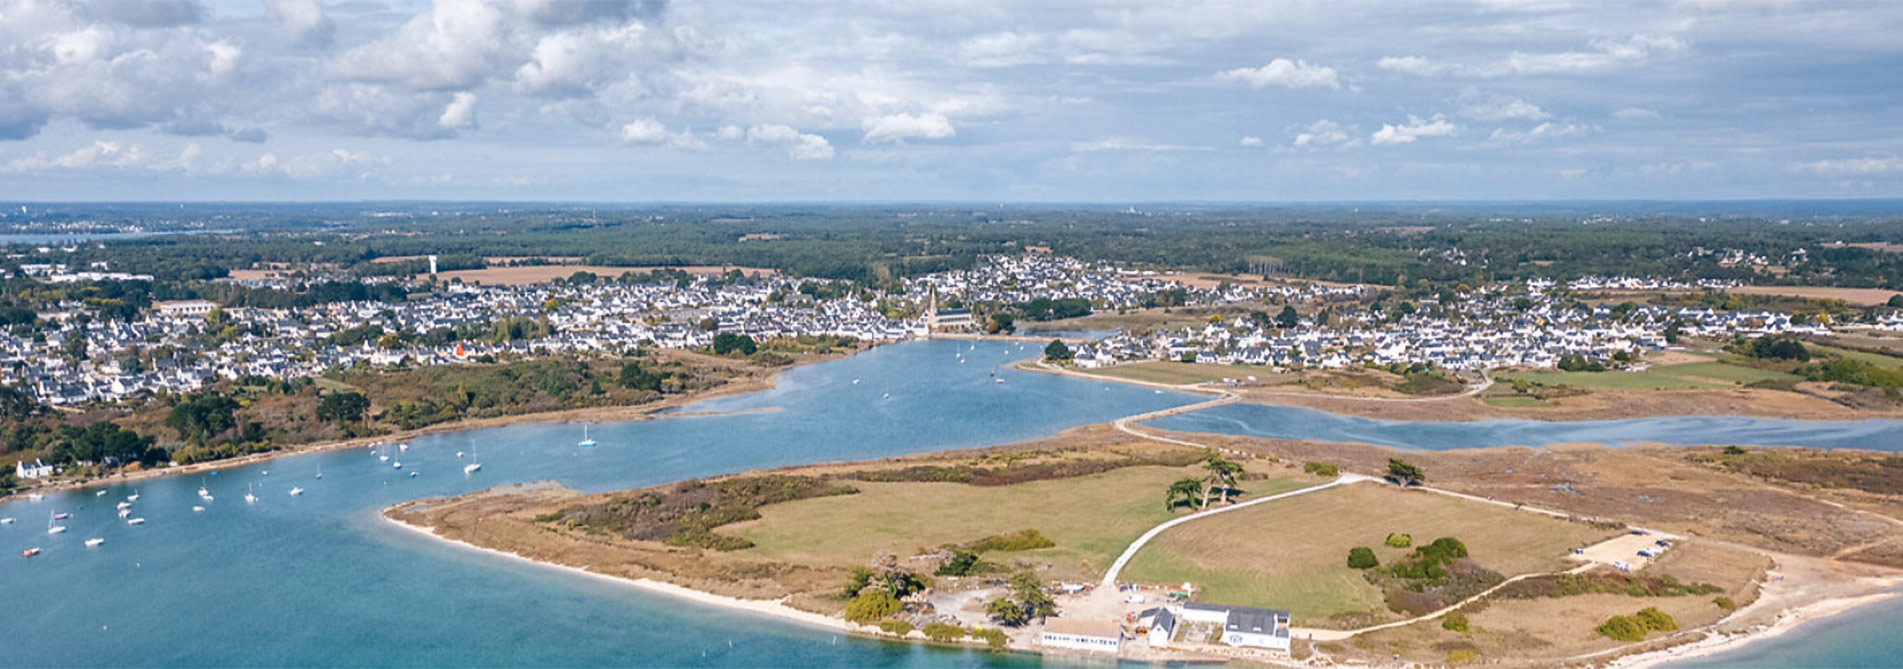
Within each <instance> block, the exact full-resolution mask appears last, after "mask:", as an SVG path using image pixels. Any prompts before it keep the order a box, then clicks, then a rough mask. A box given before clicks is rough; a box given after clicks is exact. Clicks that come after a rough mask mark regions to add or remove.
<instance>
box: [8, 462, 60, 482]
mask: <svg viewBox="0 0 1903 669" xmlns="http://www.w3.org/2000/svg"><path fill="white" fill-rule="evenodd" d="M13 475H14V476H18V477H20V478H23V479H38V478H46V477H48V476H52V475H53V466H52V465H49V464H46V463H44V462H40V461H39V459H38V458H35V459H34V460H33V463H32V464H27V462H26V461H25V460H21V461H19V462H17V463H14V465H13Z"/></svg>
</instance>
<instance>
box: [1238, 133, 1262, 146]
mask: <svg viewBox="0 0 1903 669" xmlns="http://www.w3.org/2000/svg"><path fill="white" fill-rule="evenodd" d="M1239 144H1241V145H1242V146H1262V138H1261V137H1257V136H1255V135H1243V136H1242V141H1241V142H1239Z"/></svg>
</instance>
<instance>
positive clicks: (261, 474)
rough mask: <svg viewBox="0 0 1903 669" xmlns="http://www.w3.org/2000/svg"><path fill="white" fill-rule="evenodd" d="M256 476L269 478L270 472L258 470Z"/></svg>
mask: <svg viewBox="0 0 1903 669" xmlns="http://www.w3.org/2000/svg"><path fill="white" fill-rule="evenodd" d="M258 475H259V476H270V475H271V470H269V469H265V470H260V471H259V472H258Z"/></svg>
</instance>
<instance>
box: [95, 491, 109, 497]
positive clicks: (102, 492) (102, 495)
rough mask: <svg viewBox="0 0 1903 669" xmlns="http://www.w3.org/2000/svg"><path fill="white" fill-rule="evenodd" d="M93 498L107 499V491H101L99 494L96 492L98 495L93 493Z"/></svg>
mask: <svg viewBox="0 0 1903 669" xmlns="http://www.w3.org/2000/svg"><path fill="white" fill-rule="evenodd" d="M93 496H94V497H105V496H106V491H104V490H101V491H99V492H96V493H93Z"/></svg>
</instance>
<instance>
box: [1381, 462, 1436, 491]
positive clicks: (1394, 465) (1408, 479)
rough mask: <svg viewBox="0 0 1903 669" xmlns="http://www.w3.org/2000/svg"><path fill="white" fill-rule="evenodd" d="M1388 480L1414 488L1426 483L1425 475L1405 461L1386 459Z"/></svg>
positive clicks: (1418, 468)
mask: <svg viewBox="0 0 1903 669" xmlns="http://www.w3.org/2000/svg"><path fill="white" fill-rule="evenodd" d="M1388 480H1390V481H1393V482H1395V483H1397V484H1400V485H1404V486H1415V485H1420V484H1422V483H1425V482H1426V481H1427V473H1426V472H1423V471H1421V468H1420V467H1417V466H1415V465H1413V464H1412V463H1409V462H1408V461H1406V460H1402V459H1400V458H1388Z"/></svg>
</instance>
